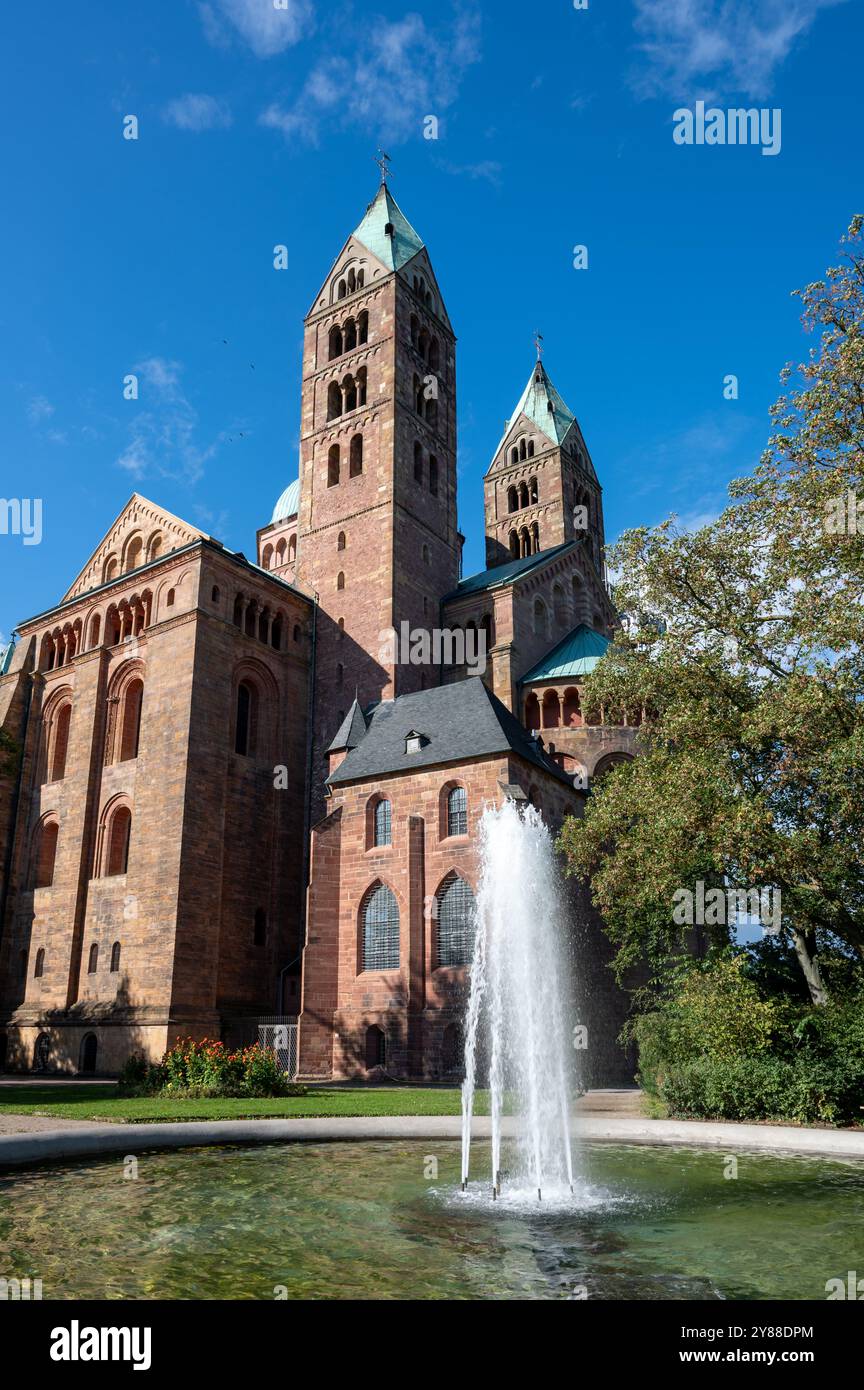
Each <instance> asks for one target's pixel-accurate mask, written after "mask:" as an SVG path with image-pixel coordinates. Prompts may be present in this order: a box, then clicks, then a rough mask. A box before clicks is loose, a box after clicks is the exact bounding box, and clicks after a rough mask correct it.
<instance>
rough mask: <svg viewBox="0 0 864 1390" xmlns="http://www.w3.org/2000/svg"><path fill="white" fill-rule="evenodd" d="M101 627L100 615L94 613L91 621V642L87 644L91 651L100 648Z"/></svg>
mask: <svg viewBox="0 0 864 1390" xmlns="http://www.w3.org/2000/svg"><path fill="white" fill-rule="evenodd" d="M99 627H100V618H99V614H98V613H94V614H93V617H92V618H91V619H90V641H89V642H88V644H87V645H88V646H89V648H90V650H91V651H92V650H93V648H94V647H98V646H99Z"/></svg>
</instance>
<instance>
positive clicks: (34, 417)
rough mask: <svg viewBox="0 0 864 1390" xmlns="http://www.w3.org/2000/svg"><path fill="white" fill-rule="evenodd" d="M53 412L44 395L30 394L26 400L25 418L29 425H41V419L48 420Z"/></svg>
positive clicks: (52, 407)
mask: <svg viewBox="0 0 864 1390" xmlns="http://www.w3.org/2000/svg"><path fill="white" fill-rule="evenodd" d="M53 414H54V406H53V405H52V404H51V402H50V401H49V400H48V399H47V397H46V396H31V397H30V399H29V401H28V402H27V419H28V420H29V421H30V423H31V425H41V424H42V422H43V420H50V418H51V416H52V415H53Z"/></svg>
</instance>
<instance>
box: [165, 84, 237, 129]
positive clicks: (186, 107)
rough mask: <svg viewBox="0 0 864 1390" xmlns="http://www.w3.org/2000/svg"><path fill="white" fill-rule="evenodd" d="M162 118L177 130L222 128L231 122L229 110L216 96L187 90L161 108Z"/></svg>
mask: <svg viewBox="0 0 864 1390" xmlns="http://www.w3.org/2000/svg"><path fill="white" fill-rule="evenodd" d="M162 119H163V120H164V121H166V122H167V123H168V125H173V126H176V127H177V129H178V130H224V129H225V128H226V126H229V125H230V124H231V119H232V117H231V112H230V110H229V109H228V106H227V105H226V103H225V102H224V101H221V100H220V99H219V98H218V97H211V96H207V94H206V93H205V92H187V93H186V95H185V96H182V97H175V99H174V100H173V101H169V102H168V104H167V106H166V107H165V108H164V109H163V112H162Z"/></svg>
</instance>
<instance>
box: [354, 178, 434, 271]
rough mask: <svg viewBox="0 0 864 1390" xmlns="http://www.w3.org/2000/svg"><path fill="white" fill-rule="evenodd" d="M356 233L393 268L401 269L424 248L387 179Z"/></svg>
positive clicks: (376, 254) (367, 247)
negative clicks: (388, 185)
mask: <svg viewBox="0 0 864 1390" xmlns="http://www.w3.org/2000/svg"><path fill="white" fill-rule="evenodd" d="M388 229H389V230H388ZM354 235H355V237H356V238H357V240H358V241H361V242H362V243H363V245H364V246H365V247H366V249H367V250H368V251H371V252H372V255H373V256H377V257H378V260H379V261H382V262H383V264H384V265H386V266H387V267H388V269H389V270H400V269H401V268H402V266H403V265H406V264H407V262H408V261H410V260H412V259H413V257H414V256H416V255H417V252H418V251H422V250H423V242H422V240H421V238H420V237H419V236H418V235H417V233H416V232H415V230H414V228H413V227H412V226H411V223H410V222H409V221H408V219H407V217H405V215H404V214H403V212H402V210H401V208H400V207H399V204H398V203H397V202H396V199H395V198H394V197H393V195H392V193H391V192H390V189H389V188H388V187H387V185H386V183H384V182H383V181H382V184H381V187H380V188H379V189H378V192H377V194H376V196H375V199H374V201H373V202H371V203H370V204H369V206H368V208H367V209H366V216H365V217H364V218H363V221H362V222H361V223H360V226H359V227H358V228H357V230H356V232H355V233H354Z"/></svg>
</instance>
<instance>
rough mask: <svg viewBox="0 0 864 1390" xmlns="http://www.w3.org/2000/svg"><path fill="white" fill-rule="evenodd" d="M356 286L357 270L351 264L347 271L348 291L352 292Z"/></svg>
mask: <svg viewBox="0 0 864 1390" xmlns="http://www.w3.org/2000/svg"><path fill="white" fill-rule="evenodd" d="M356 288H357V272H356V270H355V269H354V267H353V266H352V267H351V269H350V270H349V271H348V293H349V294H353V293H354V291H355V290H356Z"/></svg>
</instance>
